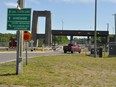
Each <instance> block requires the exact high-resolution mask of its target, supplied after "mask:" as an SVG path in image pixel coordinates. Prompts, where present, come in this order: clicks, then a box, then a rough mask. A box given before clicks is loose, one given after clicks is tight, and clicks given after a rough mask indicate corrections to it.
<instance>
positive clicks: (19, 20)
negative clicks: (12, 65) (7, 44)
mask: <svg viewBox="0 0 116 87" xmlns="http://www.w3.org/2000/svg"><path fill="white" fill-rule="evenodd" d="M24 2H25V0H18V5H17V9H16V8H9V9H8V12H7V13H8V14H7V15H8V16H7V30H17V58H16V74H17V75H18V74H21V73H22V57H23V56H22V55H23V31H22V30H30V23H31V9H29V8H28V9H23V8H24ZM19 7H20V9H19Z"/></svg>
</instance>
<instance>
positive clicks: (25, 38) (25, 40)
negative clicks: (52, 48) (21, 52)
mask: <svg viewBox="0 0 116 87" xmlns="http://www.w3.org/2000/svg"><path fill="white" fill-rule="evenodd" d="M31 37H32V35H31V33H29V32H28V31H24V36H23V40H24V42H25V51H26V54H25V55H26V65H27V64H28V57H27V48H28V41H29V40H30V39H31Z"/></svg>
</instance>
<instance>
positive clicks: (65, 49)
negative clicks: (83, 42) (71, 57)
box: [63, 44, 81, 53]
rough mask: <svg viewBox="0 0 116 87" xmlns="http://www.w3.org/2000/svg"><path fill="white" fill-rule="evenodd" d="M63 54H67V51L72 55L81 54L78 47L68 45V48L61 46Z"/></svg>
mask: <svg viewBox="0 0 116 87" xmlns="http://www.w3.org/2000/svg"><path fill="white" fill-rule="evenodd" d="M63 50H64V53H67V51H69V52H71V53H73V52H75V51H76V52H79V53H80V52H81V49H80V48H79V46H78V45H73V44H68V46H63Z"/></svg>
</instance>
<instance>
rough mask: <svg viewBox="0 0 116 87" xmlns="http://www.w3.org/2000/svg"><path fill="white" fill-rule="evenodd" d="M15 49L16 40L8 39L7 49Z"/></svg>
mask: <svg viewBox="0 0 116 87" xmlns="http://www.w3.org/2000/svg"><path fill="white" fill-rule="evenodd" d="M16 47H17V40H16V38H12V37H11V38H10V39H9V48H16Z"/></svg>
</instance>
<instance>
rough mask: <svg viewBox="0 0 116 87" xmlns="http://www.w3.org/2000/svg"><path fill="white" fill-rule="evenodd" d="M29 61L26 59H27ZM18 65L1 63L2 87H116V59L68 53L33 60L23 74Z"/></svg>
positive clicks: (0, 79)
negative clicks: (17, 69) (17, 86)
mask: <svg viewBox="0 0 116 87" xmlns="http://www.w3.org/2000/svg"><path fill="white" fill-rule="evenodd" d="M24 61H25V60H24ZM15 68H16V63H15V62H10V63H4V64H0V85H9V86H12V85H22V86H27V87H116V58H115V57H114V58H94V57H89V56H85V55H81V54H64V55H59V56H46V57H38V58H32V59H29V64H28V65H25V62H24V63H23V74H21V75H15V72H16V71H15V70H16V69H15Z"/></svg>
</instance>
